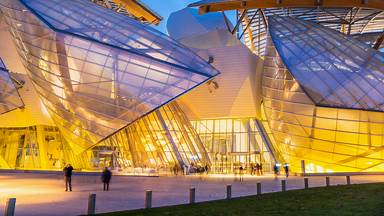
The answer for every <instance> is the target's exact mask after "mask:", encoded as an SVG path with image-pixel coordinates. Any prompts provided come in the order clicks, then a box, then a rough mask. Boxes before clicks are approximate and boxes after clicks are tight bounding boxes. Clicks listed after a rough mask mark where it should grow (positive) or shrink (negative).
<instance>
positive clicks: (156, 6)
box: [141, 0, 236, 33]
mask: <svg viewBox="0 0 384 216" xmlns="http://www.w3.org/2000/svg"><path fill="white" fill-rule="evenodd" d="M141 1H142V2H144V3H145V4H146V5H148V6H149V7H150V8H151V9H153V10H154V11H156V12H157V13H158V14H160V15H161V16H162V17H163V18H164V20H163V21H162V22H161V24H160V25H159V26H157V27H156V28H157V29H158V30H160V31H162V32H165V33H166V31H167V30H166V24H167V19H168V17H169V15H170V14H171V13H172V12H174V11H178V10H180V9H183V8H185V7H187V6H188V5H189V4H190V3H193V2H197V1H198V0H141ZM226 15H227V16H228V18H229V19H230V20H231V21H232V23H234V22H235V19H236V13H235V11H230V12H226Z"/></svg>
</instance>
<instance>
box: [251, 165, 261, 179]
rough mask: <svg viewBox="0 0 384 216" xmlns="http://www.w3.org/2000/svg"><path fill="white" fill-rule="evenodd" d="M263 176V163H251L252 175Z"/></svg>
mask: <svg viewBox="0 0 384 216" xmlns="http://www.w3.org/2000/svg"><path fill="white" fill-rule="evenodd" d="M255 174H256V175H258V176H261V175H263V164H262V163H256V164H254V163H251V175H255Z"/></svg>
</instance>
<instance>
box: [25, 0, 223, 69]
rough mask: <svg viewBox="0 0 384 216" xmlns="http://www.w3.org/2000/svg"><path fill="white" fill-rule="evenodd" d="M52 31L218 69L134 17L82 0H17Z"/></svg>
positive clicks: (187, 65) (180, 63)
mask: <svg viewBox="0 0 384 216" xmlns="http://www.w3.org/2000/svg"><path fill="white" fill-rule="evenodd" d="M21 2H22V3H23V4H24V5H25V6H26V7H28V9H30V10H31V11H32V12H34V13H35V14H36V15H38V16H39V17H40V18H41V19H42V20H43V21H44V22H45V23H46V24H47V25H48V26H49V27H51V28H53V29H54V30H56V31H64V32H65V33H68V34H74V35H77V36H81V37H85V38H87V39H92V40H96V41H98V42H100V43H104V44H108V45H111V46H115V47H119V48H122V49H126V50H129V51H130V52H135V53H139V54H141V55H145V56H147V57H152V58H154V59H156V60H159V61H164V62H167V63H169V64H174V65H178V66H180V67H185V68H187V69H189V70H191V71H194V72H196V73H202V74H204V75H207V76H210V75H216V74H218V72H217V71H216V70H215V69H214V68H213V67H211V66H210V65H209V64H207V63H206V61H204V60H203V59H201V58H200V57H198V56H197V55H195V54H194V53H193V52H192V51H190V50H189V49H188V48H186V47H185V46H183V45H181V44H179V43H177V42H176V41H174V40H172V39H171V38H169V37H168V36H167V35H165V34H163V33H161V32H160V31H157V30H155V29H153V28H152V27H150V26H147V25H144V24H142V23H140V22H138V21H137V20H135V19H133V18H130V17H127V16H124V15H122V14H118V13H116V12H114V11H112V10H108V9H106V8H104V7H101V6H99V5H96V4H93V3H92V2H90V1H84V0H66V1H62V0H21Z"/></svg>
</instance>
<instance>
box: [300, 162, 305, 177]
mask: <svg viewBox="0 0 384 216" xmlns="http://www.w3.org/2000/svg"><path fill="white" fill-rule="evenodd" d="M301 174H302V175H303V176H305V161H304V160H301Z"/></svg>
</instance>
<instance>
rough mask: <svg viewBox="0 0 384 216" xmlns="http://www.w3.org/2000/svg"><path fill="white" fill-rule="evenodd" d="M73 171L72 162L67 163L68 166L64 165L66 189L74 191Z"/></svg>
mask: <svg viewBox="0 0 384 216" xmlns="http://www.w3.org/2000/svg"><path fill="white" fill-rule="evenodd" d="M72 171H73V167H72V166H71V164H67V166H66V167H64V169H63V172H64V179H65V191H68V188H69V191H72Z"/></svg>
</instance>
